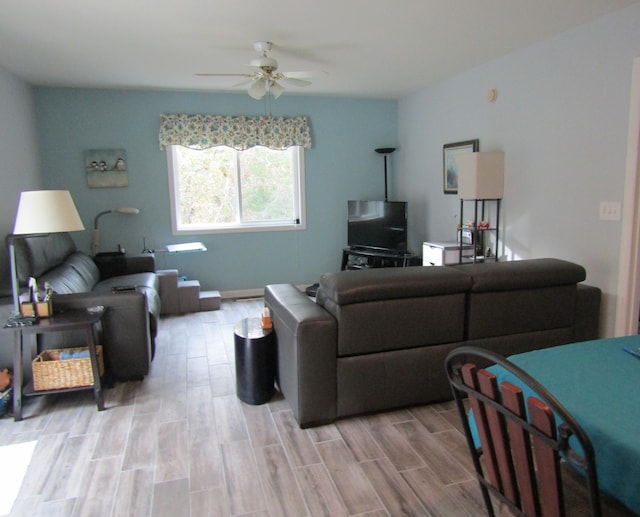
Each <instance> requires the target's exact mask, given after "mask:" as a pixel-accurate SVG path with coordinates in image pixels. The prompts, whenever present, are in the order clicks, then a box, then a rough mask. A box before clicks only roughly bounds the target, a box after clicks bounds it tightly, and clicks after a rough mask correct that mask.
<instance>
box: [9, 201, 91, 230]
mask: <svg viewBox="0 0 640 517" xmlns="http://www.w3.org/2000/svg"><path fill="white" fill-rule="evenodd" d="M80 230H84V225H83V224H82V220H81V219H80V215H78V210H77V209H76V205H75V204H74V203H73V199H71V194H70V193H69V191H68V190H33V191H29V192H22V193H21V194H20V202H19V203H18V212H17V213H16V221H15V225H14V227H13V234H14V235H28V234H37V233H58V232H76V231H80Z"/></svg>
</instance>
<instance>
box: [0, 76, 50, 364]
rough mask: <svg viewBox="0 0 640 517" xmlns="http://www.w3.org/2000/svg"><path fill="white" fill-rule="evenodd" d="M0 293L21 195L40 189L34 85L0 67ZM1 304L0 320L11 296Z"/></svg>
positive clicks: (5, 352)
mask: <svg viewBox="0 0 640 517" xmlns="http://www.w3.org/2000/svg"><path fill="white" fill-rule="evenodd" d="M0 180H1V181H2V189H0V236H1V238H2V245H1V246H0V296H7V295H9V294H10V292H11V287H10V286H11V282H10V280H9V278H10V275H9V267H8V263H9V261H8V258H7V250H6V247H5V244H4V236H5V235H7V234H8V233H11V231H12V230H13V222H14V217H15V214H16V208H17V206H18V196H19V195H20V192H22V191H23V190H35V189H39V188H41V187H40V185H41V183H40V171H39V162H38V146H37V142H36V132H35V114H34V106H33V98H32V93H31V88H30V87H29V86H27V85H26V84H25V83H24V82H22V81H20V80H19V79H17V78H16V77H15V76H13V75H12V74H10V73H8V72H7V71H6V70H4V69H2V68H0ZM3 302H5V303H3V304H2V305H0V322H4V320H6V318H7V317H8V316H9V315H10V313H11V306H10V305H7V304H6V303H10V300H9V299H5V300H3ZM12 343H13V341H12V340H11V334H10V333H8V332H4V333H2V336H1V337H0V368H5V367H7V366H9V365H10V364H11V361H12V359H11V358H12V352H13V348H12V346H11V345H12Z"/></svg>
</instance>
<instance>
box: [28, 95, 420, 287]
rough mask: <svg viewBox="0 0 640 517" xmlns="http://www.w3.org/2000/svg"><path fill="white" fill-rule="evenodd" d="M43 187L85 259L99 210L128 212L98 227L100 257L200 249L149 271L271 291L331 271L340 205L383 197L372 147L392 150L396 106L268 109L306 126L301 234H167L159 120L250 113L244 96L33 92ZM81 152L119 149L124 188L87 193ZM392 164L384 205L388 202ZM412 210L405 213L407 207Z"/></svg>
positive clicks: (293, 99) (277, 105) (322, 101)
mask: <svg viewBox="0 0 640 517" xmlns="http://www.w3.org/2000/svg"><path fill="white" fill-rule="evenodd" d="M34 98H35V112H36V121H37V124H36V127H37V131H38V134H37V140H38V146H39V154H40V163H41V171H42V182H43V188H45V189H68V190H70V191H71V194H72V196H73V198H74V200H75V202H76V205H77V207H78V211H79V212H80V216H81V217H82V220H83V222H84V225H85V227H86V230H85V231H84V232H77V233H74V234H73V238H74V240H75V241H76V244H77V245H78V247H79V248H80V249H81V250H83V251H85V252H90V246H91V229H92V228H93V221H94V217H95V215H96V214H97V213H98V212H101V211H103V210H107V209H110V208H117V207H136V208H139V209H140V214H139V215H137V216H127V215H120V214H111V215H107V216H104V217H102V218H101V219H100V233H101V239H100V240H101V250H102V251H113V250H115V249H117V246H118V244H120V245H121V246H122V247H124V248H125V249H126V250H127V251H128V252H131V253H139V252H140V251H141V250H142V249H143V238H146V241H147V246H148V247H150V248H163V247H164V246H165V245H166V244H173V243H180V242H189V241H194V240H195V241H202V242H203V243H204V244H205V245H206V246H207V248H208V252H206V253H194V254H184V255H167V254H158V256H157V260H156V265H157V267H158V268H161V269H164V268H177V269H179V271H180V273H181V274H184V275H186V276H187V277H189V278H191V279H198V280H200V283H201V285H202V287H203V289H217V290H220V291H236V290H245V289H256V288H261V287H263V286H264V285H266V284H270V283H280V282H287V283H295V284H300V285H306V284H310V283H313V282H316V281H317V279H318V277H319V276H320V274H322V273H324V272H327V271H335V270H337V269H339V267H340V258H341V249H342V248H343V247H344V246H345V245H346V242H347V224H346V207H347V200H348V199H382V198H383V197H384V162H383V158H382V157H381V156H380V155H378V154H377V153H375V151H374V149H375V148H377V147H388V146H393V147H396V146H397V132H398V122H397V120H398V103H397V101H395V100H386V99H353V98H337V97H336V98H334V97H306V96H300V95H293V94H287V93H285V94H284V95H283V96H282V97H280V99H278V100H276V101H272V105H271V112H272V114H273V115H274V116H299V115H305V116H307V117H308V118H309V120H310V123H311V128H312V136H313V148H312V149H310V150H306V151H305V171H306V180H305V183H306V208H307V228H306V229H305V230H299V231H277V232H251V233H236V234H201V235H193V236H184V235H180V236H177V235H172V234H171V216H170V211H169V188H168V174H167V164H166V153H165V151H161V150H160V149H159V145H158V125H159V120H160V114H161V113H192V114H193V113H211V114H220V115H247V116H260V115H264V114H265V106H266V104H265V102H260V101H255V100H253V99H251V98H250V97H249V96H248V95H246V94H245V93H237V94H233V93H229V94H212V93H201V92H168V91H137V90H98V89H72V88H44V87H38V88H34ZM87 149H125V150H126V152H127V157H128V171H129V186H128V187H124V188H89V187H88V186H87V179H86V173H85V170H84V164H83V153H84V151H85V150H87ZM393 158H394V156H393V155H392V156H391V158H390V160H389V164H388V169H389V198H390V199H394V197H393V196H394V192H395V191H396V190H395V188H396V187H395V176H394V170H393V169H394V168H393V163H394V159H393ZM410 209H411V208H409V210H410Z"/></svg>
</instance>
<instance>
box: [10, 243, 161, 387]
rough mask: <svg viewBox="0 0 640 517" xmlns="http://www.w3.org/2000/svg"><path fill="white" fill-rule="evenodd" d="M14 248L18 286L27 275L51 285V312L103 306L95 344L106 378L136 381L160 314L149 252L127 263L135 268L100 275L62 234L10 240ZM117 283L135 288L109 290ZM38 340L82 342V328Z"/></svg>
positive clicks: (44, 343)
mask: <svg viewBox="0 0 640 517" xmlns="http://www.w3.org/2000/svg"><path fill="white" fill-rule="evenodd" d="M15 250H16V267H17V273H18V280H19V283H20V285H21V286H25V285H26V282H27V278H28V277H31V276H32V277H35V278H36V279H37V280H38V285H39V286H41V287H44V285H45V282H46V283H48V284H49V285H51V287H52V289H53V291H54V296H53V310H54V312H58V311H63V310H66V309H84V308H87V307H92V306H96V305H103V306H105V307H106V308H107V311H106V312H105V315H104V316H103V318H102V325H101V329H100V335H99V336H98V339H99V341H98V342H99V344H102V345H103V346H104V348H103V350H104V355H105V363H106V367H107V368H106V369H107V372H108V374H109V376H110V377H111V378H115V379H120V380H137V379H142V378H143V377H144V376H145V375H146V374H147V373H148V372H149V367H150V365H151V361H152V359H153V356H154V352H155V341H154V340H155V337H156V334H157V329H158V319H159V317H160V296H159V294H158V289H159V283H158V278H157V275H156V273H155V271H154V269H155V268H154V265H153V264H154V262H153V257H152V256H150V257H149V258H150V260H147V261H134V262H132V264H133V265H134V266H136V267H137V266H138V265H139V266H140V267H138V270H137V271H135V270H134V268H133V267H132V268H129V269H130V271H129V274H125V275H116V276H112V277H109V278H106V275H104V274H103V275H101V272H100V270H99V268H98V266H97V265H96V263H95V262H94V261H93V259H92V258H91V257H89V256H88V255H86V254H85V253H83V252H81V251H79V250H78V249H77V248H76V245H75V243H74V242H73V239H72V238H71V236H70V235H69V234H68V233H52V234H49V235H43V236H34V237H20V238H16V239H15ZM122 286H132V287H135V289H134V290H131V291H127V292H117V293H114V292H112V290H113V289H114V288H118V287H122ZM39 339H40V340H41V343H40V345H41V347H42V348H60V347H68V346H78V345H83V344H84V343H85V337H84V334H83V333H82V332H79V333H77V332H76V333H71V332H65V333H60V332H56V333H50V334H47V335H42V336H39ZM26 371H30V368H28V369H27V370H26Z"/></svg>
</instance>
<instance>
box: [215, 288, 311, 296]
mask: <svg viewBox="0 0 640 517" xmlns="http://www.w3.org/2000/svg"><path fill="white" fill-rule="evenodd" d="M296 287H297V288H298V289H300V290H301V291H303V292H304V290H305V289H306V288H307V287H308V286H307V285H304V286H302V285H297V286H296ZM263 297H264V287H262V288H260V289H239V290H237V291H220V298H222V299H223V300H242V299H243V298H263Z"/></svg>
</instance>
